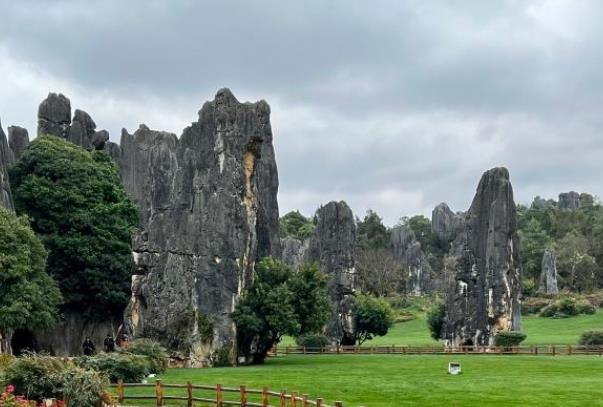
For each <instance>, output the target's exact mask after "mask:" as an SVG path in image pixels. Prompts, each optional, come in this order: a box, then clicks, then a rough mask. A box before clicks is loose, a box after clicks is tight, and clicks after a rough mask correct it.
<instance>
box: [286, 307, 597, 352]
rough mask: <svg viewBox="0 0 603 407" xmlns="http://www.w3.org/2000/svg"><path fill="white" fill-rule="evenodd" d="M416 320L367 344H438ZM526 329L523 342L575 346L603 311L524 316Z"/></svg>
mask: <svg viewBox="0 0 603 407" xmlns="http://www.w3.org/2000/svg"><path fill="white" fill-rule="evenodd" d="M417 316H418V317H417V319H413V320H411V321H408V322H403V323H398V324H395V325H394V326H393V327H392V328H391V329H390V331H389V333H388V334H387V335H386V336H379V337H376V338H374V339H373V340H371V341H367V342H366V345H409V346H433V345H438V344H439V342H438V341H434V340H433V339H431V337H430V336H429V330H428V329H427V325H426V323H425V314H424V313H418V314H417ZM522 325H523V331H524V332H525V333H526V334H527V335H528V337H527V338H526V340H525V341H524V342H523V343H522V345H575V344H577V343H578V339H579V338H580V334H582V332H584V331H587V330H595V329H603V310H598V311H597V313H596V314H593V315H578V316H575V317H570V318H563V319H554V318H541V317H538V316H534V315H529V316H524V317H522ZM286 345H291V346H293V345H295V341H294V340H293V339H292V338H284V340H283V341H282V342H281V346H286Z"/></svg>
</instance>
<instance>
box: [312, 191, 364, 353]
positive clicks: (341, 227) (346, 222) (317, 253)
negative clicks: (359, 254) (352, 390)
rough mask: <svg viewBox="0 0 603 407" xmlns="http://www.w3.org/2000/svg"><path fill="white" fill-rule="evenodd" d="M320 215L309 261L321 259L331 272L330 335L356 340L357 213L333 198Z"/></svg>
mask: <svg viewBox="0 0 603 407" xmlns="http://www.w3.org/2000/svg"><path fill="white" fill-rule="evenodd" d="M316 218H317V224H316V228H315V229H314V233H313V234H312V236H311V237H310V241H309V247H308V250H307V256H306V259H307V261H308V262H317V263H318V264H319V265H320V268H321V270H322V271H323V272H324V273H325V274H327V275H328V276H329V283H328V291H329V295H330V297H331V301H332V303H333V317H332V319H331V323H330V324H329V335H330V336H331V337H332V338H333V339H334V341H336V342H338V343H341V344H353V343H354V341H353V339H352V337H353V325H352V316H351V311H352V306H353V296H354V292H355V268H354V250H355V243H356V223H355V221H354V215H353V213H352V210H351V209H350V207H349V206H348V205H347V204H346V203H345V202H343V201H341V202H334V201H333V202H329V203H328V204H326V205H324V206H321V207H320V208H319V209H318V211H317V212H316Z"/></svg>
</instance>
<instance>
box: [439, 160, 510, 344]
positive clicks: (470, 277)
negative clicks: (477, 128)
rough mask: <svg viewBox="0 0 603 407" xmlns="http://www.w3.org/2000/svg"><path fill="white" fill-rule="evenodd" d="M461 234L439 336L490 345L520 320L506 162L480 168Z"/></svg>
mask: <svg viewBox="0 0 603 407" xmlns="http://www.w3.org/2000/svg"><path fill="white" fill-rule="evenodd" d="M461 234H462V235H463V237H462V238H461V239H457V240H458V241H459V242H463V248H462V251H461V253H460V254H459V255H458V256H457V258H456V267H455V270H454V272H453V274H452V281H451V282H450V285H449V288H448V290H447V292H446V322H445V324H444V325H445V326H444V332H443V334H444V338H445V339H446V341H447V343H448V344H449V345H451V346H459V345H464V344H468V345H491V344H493V340H494V336H495V335H496V333H498V332H500V331H510V330H519V329H520V324H521V321H520V306H519V299H520V294H521V285H520V281H521V280H520V262H519V245H518V243H519V242H518V236H517V225H516V208H515V202H514V200H513V188H512V186H511V182H510V179H509V172H508V171H507V169H506V168H494V169H491V170H489V171H487V172H485V173H484V174H483V176H482V178H481V180H480V182H479V186H478V188H477V192H476V195H475V197H474V199H473V202H472V204H471V207H470V209H469V211H468V212H467V214H466V218H465V226H464V228H463V231H462V232H461Z"/></svg>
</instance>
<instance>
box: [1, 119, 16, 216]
mask: <svg viewBox="0 0 603 407" xmlns="http://www.w3.org/2000/svg"><path fill="white" fill-rule="evenodd" d="M13 160H14V158H13V153H12V151H11V150H10V148H9V147H8V141H7V140H6V134H4V130H2V123H0V205H1V206H4V207H5V208H8V209H9V210H11V211H14V209H15V207H14V205H13V197H12V194H11V192H10V182H9V179H8V166H9V165H10V164H11V163H12V162H13Z"/></svg>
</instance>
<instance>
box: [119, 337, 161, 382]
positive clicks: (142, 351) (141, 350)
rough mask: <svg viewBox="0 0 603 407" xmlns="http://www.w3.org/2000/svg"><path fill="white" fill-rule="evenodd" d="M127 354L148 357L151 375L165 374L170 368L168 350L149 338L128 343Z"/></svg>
mask: <svg viewBox="0 0 603 407" xmlns="http://www.w3.org/2000/svg"><path fill="white" fill-rule="evenodd" d="M125 352H126V353H132V354H134V355H142V356H147V357H148V358H149V372H150V373H158V374H160V373H165V371H166V370H167V368H168V353H167V350H166V349H165V348H164V347H163V346H161V344H160V343H159V342H156V341H154V340H152V339H148V338H140V339H135V340H133V341H131V342H129V343H128V347H127V348H126V351H125Z"/></svg>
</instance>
